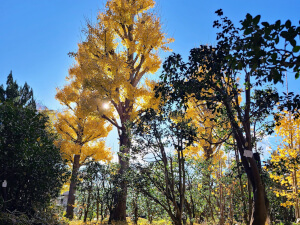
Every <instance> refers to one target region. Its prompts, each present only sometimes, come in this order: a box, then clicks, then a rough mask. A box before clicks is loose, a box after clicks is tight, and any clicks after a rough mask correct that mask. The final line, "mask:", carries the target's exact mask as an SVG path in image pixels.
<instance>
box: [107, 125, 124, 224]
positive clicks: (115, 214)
mask: <svg viewBox="0 0 300 225" xmlns="http://www.w3.org/2000/svg"><path fill="white" fill-rule="evenodd" d="M119 137H120V146H121V147H120V154H119V164H120V169H119V171H118V175H119V176H120V177H121V182H120V184H117V185H118V190H117V191H116V192H115V194H114V206H113V209H112V212H111V215H110V218H109V221H122V222H123V223H126V200H127V182H126V180H125V179H124V175H125V172H126V170H127V169H128V167H129V162H128V158H127V157H126V154H128V153H129V137H128V134H127V132H126V130H125V129H124V130H122V132H121V134H120V136H119Z"/></svg>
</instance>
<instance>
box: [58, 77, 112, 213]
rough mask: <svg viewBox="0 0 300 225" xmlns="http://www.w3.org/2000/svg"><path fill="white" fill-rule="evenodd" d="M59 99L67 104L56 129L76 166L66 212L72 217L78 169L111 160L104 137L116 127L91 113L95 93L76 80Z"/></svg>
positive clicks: (61, 90)
mask: <svg viewBox="0 0 300 225" xmlns="http://www.w3.org/2000/svg"><path fill="white" fill-rule="evenodd" d="M56 99H57V100H59V101H60V103H61V104H62V105H63V106H65V107H66V109H65V110H64V111H63V112H61V113H58V115H57V121H56V123H55V128H56V130H57V132H58V133H59V134H60V137H61V141H60V142H59V143H58V144H59V146H60V149H61V152H62V153H63V156H64V157H65V158H66V159H67V160H68V161H69V162H70V163H71V164H72V167H73V168H72V176H71V182H70V188H69V197H68V205H67V212H66V217H68V218H70V219H72V218H73V211H74V204H75V192H76V184H77V178H78V170H79V169H80V167H81V166H82V165H84V164H86V163H87V162H89V161H91V160H95V161H100V160H104V161H108V160H110V159H111V152H110V149H108V148H107V147H106V146H105V141H104V140H103V138H105V137H106V136H107V135H108V133H109V131H110V130H111V129H112V126H111V125H107V123H106V121H105V120H104V119H103V118H99V117H98V116H95V115H93V114H92V113H91V109H89V105H90V101H91V93H90V92H89V91H87V90H84V89H82V88H81V86H80V85H79V84H78V83H76V82H73V83H71V84H69V85H66V86H65V87H64V88H63V89H58V90H57V94H56ZM92 100H93V99H92Z"/></svg>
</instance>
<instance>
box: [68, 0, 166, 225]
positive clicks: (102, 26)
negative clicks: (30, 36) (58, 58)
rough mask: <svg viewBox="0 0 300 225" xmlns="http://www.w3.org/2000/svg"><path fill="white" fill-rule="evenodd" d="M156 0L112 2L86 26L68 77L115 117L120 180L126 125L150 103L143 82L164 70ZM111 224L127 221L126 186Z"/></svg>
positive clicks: (124, 163)
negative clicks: (106, 103) (102, 101)
mask: <svg viewBox="0 0 300 225" xmlns="http://www.w3.org/2000/svg"><path fill="white" fill-rule="evenodd" d="M154 5H155V2H154V1H153V0H108V1H107V3H106V7H105V11H104V12H100V13H99V15H98V19H97V23H96V24H95V25H92V24H88V25H87V29H86V40H85V41H83V42H81V43H79V44H78V51H77V52H76V53H74V56H75V59H76V64H75V65H74V66H73V67H72V68H71V69H70V71H69V72H70V77H71V78H72V79H73V78H74V79H76V81H77V82H81V83H82V84H83V85H84V87H85V88H87V89H89V90H91V91H92V92H93V93H95V94H97V95H98V96H99V97H101V98H105V99H106V100H107V101H109V102H110V104H111V106H113V108H114V109H115V113H114V114H111V115H108V114H107V113H105V112H102V115H101V116H102V118H105V119H106V120H107V121H109V122H110V123H111V124H112V125H114V126H115V127H116V128H117V131H118V135H119V140H120V150H119V165H120V169H119V175H120V176H121V177H122V175H124V173H125V171H126V170H127V168H128V166H129V161H128V157H126V156H128V154H129V145H130V138H129V136H130V135H129V133H130V132H129V130H128V126H127V125H128V123H129V122H132V121H133V120H134V119H135V117H136V110H137V109H138V107H137V104H138V105H139V104H140V103H144V104H147V102H146V101H147V100H148V99H147V98H148V96H149V89H148V88H145V86H146V83H145V82H143V81H142V78H143V76H144V75H146V74H153V73H155V72H156V71H157V70H158V69H159V67H160V65H161V60H160V58H159V55H158V53H159V51H160V50H163V51H168V50H169V48H168V47H167V45H168V43H170V42H172V39H167V38H166V34H165V33H164V32H163V31H162V27H161V22H160V19H159V17H158V16H157V15H156V14H155V13H154V11H153V10H152V8H153V7H154ZM117 190H118V191H117V193H116V195H115V199H114V206H113V211H112V213H111V215H110V216H111V220H116V221H125V220H126V199H127V182H126V181H125V180H124V179H122V180H121V182H120V183H119V187H117Z"/></svg>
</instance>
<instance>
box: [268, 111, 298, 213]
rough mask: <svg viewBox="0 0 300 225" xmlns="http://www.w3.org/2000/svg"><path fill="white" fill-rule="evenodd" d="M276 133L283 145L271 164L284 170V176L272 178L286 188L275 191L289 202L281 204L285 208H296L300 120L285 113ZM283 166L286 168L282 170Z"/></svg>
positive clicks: (273, 154) (273, 156)
mask: <svg viewBox="0 0 300 225" xmlns="http://www.w3.org/2000/svg"><path fill="white" fill-rule="evenodd" d="M278 122H279V125H277V126H276V128H275V132H276V135H277V137H279V138H281V144H280V145H279V146H278V148H277V150H276V151H274V152H273V153H272V155H271V162H272V164H273V165H274V166H278V167H279V169H281V170H282V169H284V170H285V171H288V172H285V173H284V174H280V175H278V174H277V173H271V174H270V177H271V179H273V180H274V181H276V182H278V183H279V184H280V185H282V186H285V188H283V189H282V190H280V191H278V190H275V189H273V190H274V193H275V194H276V196H277V197H279V196H285V197H286V199H287V201H286V202H284V203H281V205H282V206H284V207H290V206H295V204H296V202H297V201H298V193H299V185H300V173H299V169H300V165H299V164H298V163H297V157H298V155H299V151H300V148H299V146H300V118H294V117H293V116H292V115H291V114H290V113H289V112H283V113H282V114H281V116H280V120H279V121H278ZM280 166H283V167H284V168H280Z"/></svg>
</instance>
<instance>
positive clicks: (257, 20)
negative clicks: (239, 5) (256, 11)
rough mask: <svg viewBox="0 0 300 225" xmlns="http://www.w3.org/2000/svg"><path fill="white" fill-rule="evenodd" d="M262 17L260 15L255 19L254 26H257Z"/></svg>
mask: <svg viewBox="0 0 300 225" xmlns="http://www.w3.org/2000/svg"><path fill="white" fill-rule="evenodd" d="M260 17H261V16H260V15H257V16H256V17H254V19H253V24H254V25H257V24H258V23H259V21H260Z"/></svg>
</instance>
